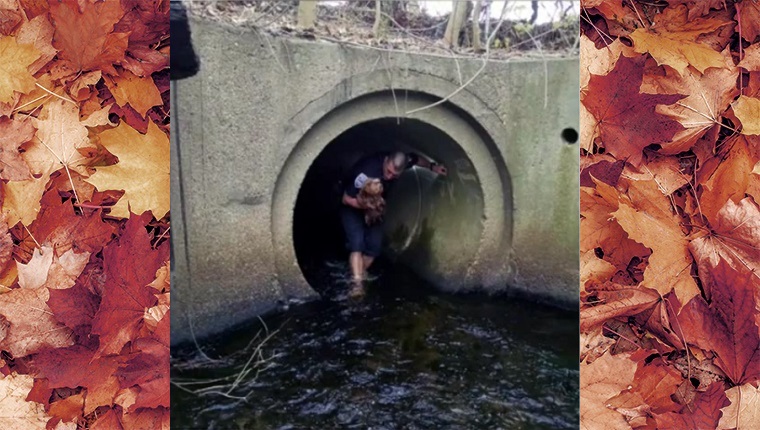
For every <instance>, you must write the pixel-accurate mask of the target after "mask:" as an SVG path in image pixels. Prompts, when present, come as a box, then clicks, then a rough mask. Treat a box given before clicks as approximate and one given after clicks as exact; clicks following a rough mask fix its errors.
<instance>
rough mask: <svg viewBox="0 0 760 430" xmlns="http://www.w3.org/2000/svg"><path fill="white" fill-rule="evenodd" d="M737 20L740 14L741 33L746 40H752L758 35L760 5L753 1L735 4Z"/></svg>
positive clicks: (759, 30) (759, 34) (759, 32)
mask: <svg viewBox="0 0 760 430" xmlns="http://www.w3.org/2000/svg"><path fill="white" fill-rule="evenodd" d="M736 12H737V20H738V15H739V14H741V29H742V30H741V31H742V33H741V35H742V39H744V40H746V41H747V42H750V43H752V42H754V41H755V40H756V39H757V37H758V36H760V5H759V4H757V2H754V1H742V2H738V3H737V4H736Z"/></svg>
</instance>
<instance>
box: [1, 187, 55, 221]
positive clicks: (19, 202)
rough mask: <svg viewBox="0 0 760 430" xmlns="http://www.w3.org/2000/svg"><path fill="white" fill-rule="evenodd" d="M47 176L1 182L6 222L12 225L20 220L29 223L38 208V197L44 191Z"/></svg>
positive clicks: (37, 211) (35, 215)
mask: <svg viewBox="0 0 760 430" xmlns="http://www.w3.org/2000/svg"><path fill="white" fill-rule="evenodd" d="M47 182H48V178H47V177H44V176H43V177H41V178H39V179H35V178H33V179H29V180H26V181H12V182H8V183H6V184H2V187H3V192H4V194H5V199H4V201H3V212H4V213H5V214H7V217H8V224H11V225H14V224H16V223H17V222H19V221H21V223H22V224H24V225H29V224H31V223H32V222H33V221H34V219H35V218H36V217H37V213H39V210H40V198H41V197H42V193H44V192H45V187H46V185H47Z"/></svg>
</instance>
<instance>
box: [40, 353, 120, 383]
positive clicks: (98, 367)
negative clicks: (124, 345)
mask: <svg viewBox="0 0 760 430" xmlns="http://www.w3.org/2000/svg"><path fill="white" fill-rule="evenodd" d="M95 355H96V352H95V351H93V350H91V349H88V348H85V347H83V346H81V345H74V346H71V347H68V348H58V349H50V350H46V351H43V352H40V353H39V354H37V355H35V356H34V359H33V360H32V365H33V366H34V367H35V368H36V369H37V370H38V377H40V378H47V380H48V382H47V386H48V387H49V388H62V387H68V388H77V387H83V388H86V389H88V390H94V389H96V388H98V387H99V386H101V385H103V384H104V382H105V381H106V380H107V379H108V378H110V377H111V376H112V375H113V374H114V372H116V370H117V369H119V367H121V366H122V365H123V363H124V362H125V361H126V359H127V357H126V356H109V357H100V358H97V357H96V356H95Z"/></svg>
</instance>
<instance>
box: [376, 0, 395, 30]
mask: <svg viewBox="0 0 760 430" xmlns="http://www.w3.org/2000/svg"><path fill="white" fill-rule="evenodd" d="M391 1H392V0H375V25H374V26H373V27H372V32H373V33H374V34H375V39H381V38H383V37H385V34H386V33H387V32H388V16H387V15H386V14H390V13H391V8H392V7H393V4H391Z"/></svg>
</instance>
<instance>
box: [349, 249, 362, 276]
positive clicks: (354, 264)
mask: <svg viewBox="0 0 760 430" xmlns="http://www.w3.org/2000/svg"><path fill="white" fill-rule="evenodd" d="M348 263H349V264H350V266H351V275H352V276H353V280H354V281H361V280H362V279H364V259H363V258H362V253H361V252H352V253H351V256H350V257H349V259H348Z"/></svg>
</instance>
